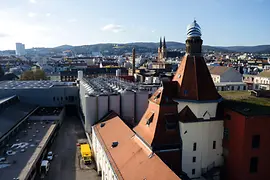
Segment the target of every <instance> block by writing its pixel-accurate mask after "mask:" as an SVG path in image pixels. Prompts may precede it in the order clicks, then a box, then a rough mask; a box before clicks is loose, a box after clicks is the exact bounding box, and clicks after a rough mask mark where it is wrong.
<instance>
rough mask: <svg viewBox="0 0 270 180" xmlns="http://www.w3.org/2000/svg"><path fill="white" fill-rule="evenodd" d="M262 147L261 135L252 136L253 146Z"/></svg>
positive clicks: (255, 147)
mask: <svg viewBox="0 0 270 180" xmlns="http://www.w3.org/2000/svg"><path fill="white" fill-rule="evenodd" d="M259 147H260V135H254V136H252V148H254V149H257V148H259Z"/></svg>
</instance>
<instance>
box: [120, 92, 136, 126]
mask: <svg viewBox="0 0 270 180" xmlns="http://www.w3.org/2000/svg"><path fill="white" fill-rule="evenodd" d="M134 96H135V94H134V92H133V91H127V90H125V91H123V92H122V93H121V116H122V118H123V119H124V120H126V121H127V122H129V123H131V124H133V123H134V115H135V109H134V108H135V106H134V103H135V102H134V101H135V98H134Z"/></svg>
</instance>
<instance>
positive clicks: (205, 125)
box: [179, 120, 223, 178]
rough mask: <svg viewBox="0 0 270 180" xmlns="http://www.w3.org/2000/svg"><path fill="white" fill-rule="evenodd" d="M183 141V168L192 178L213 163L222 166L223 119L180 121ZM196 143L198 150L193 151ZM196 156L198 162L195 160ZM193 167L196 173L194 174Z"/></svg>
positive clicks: (198, 175)
mask: <svg viewBox="0 0 270 180" xmlns="http://www.w3.org/2000/svg"><path fill="white" fill-rule="evenodd" d="M179 125H180V132H181V137H182V143H183V147H182V148H183V150H182V168H183V171H184V172H185V173H187V175H188V176H189V177H190V178H196V177H200V176H201V175H202V173H203V172H204V171H203V172H202V169H203V168H205V169H207V168H208V167H210V166H211V165H213V163H214V165H215V166H221V165H222V164H223V157H222V138H223V120H219V121H203V122H194V123H182V122H180V123H179ZM213 141H216V149H213ZM194 143H196V144H197V145H196V151H193V144H194ZM193 157H196V162H193V161H192V159H193ZM192 169H195V174H194V175H192Z"/></svg>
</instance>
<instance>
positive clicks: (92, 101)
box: [85, 95, 98, 133]
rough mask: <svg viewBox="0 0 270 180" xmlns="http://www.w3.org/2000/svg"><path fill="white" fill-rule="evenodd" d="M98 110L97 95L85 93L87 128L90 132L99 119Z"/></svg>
mask: <svg viewBox="0 0 270 180" xmlns="http://www.w3.org/2000/svg"><path fill="white" fill-rule="evenodd" d="M97 111H98V109H97V97H95V96H89V95H85V130H86V132H88V133H90V132H91V127H92V125H94V123H95V122H96V121H97Z"/></svg>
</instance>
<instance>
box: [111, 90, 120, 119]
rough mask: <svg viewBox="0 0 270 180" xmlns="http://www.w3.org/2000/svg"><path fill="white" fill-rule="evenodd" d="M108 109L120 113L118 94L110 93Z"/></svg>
mask: <svg viewBox="0 0 270 180" xmlns="http://www.w3.org/2000/svg"><path fill="white" fill-rule="evenodd" d="M109 110H112V111H114V112H116V113H117V114H119V115H120V95H119V94H111V95H110V96H109Z"/></svg>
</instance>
